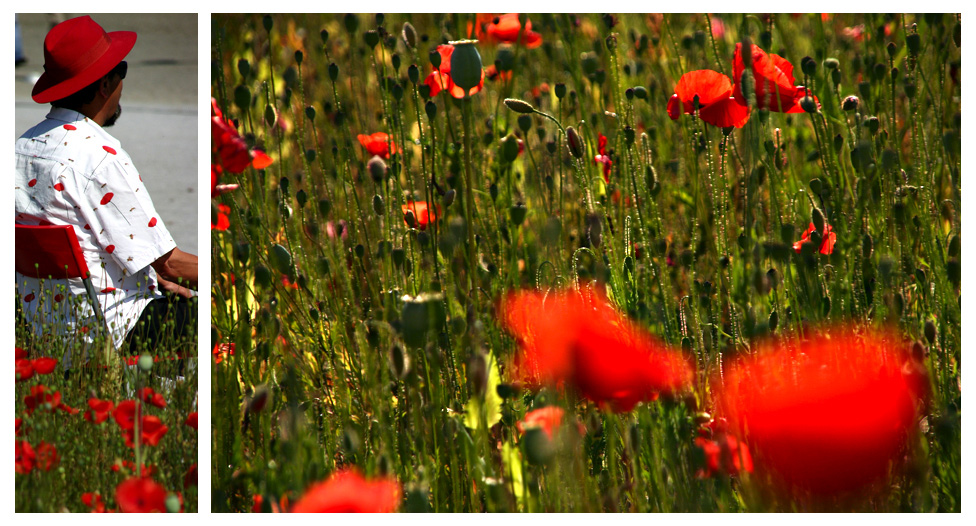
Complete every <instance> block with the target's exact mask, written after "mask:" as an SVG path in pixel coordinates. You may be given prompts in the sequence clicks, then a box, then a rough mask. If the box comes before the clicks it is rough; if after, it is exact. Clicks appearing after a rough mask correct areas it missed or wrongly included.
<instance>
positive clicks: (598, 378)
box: [500, 289, 692, 411]
mask: <svg viewBox="0 0 976 526" xmlns="http://www.w3.org/2000/svg"><path fill="white" fill-rule="evenodd" d="M500 310H501V312H500V318H501V320H502V323H503V325H504V326H505V327H506V328H507V329H508V330H509V331H510V332H511V333H512V334H513V335H514V336H515V337H516V338H517V339H518V340H519V342H520V344H521V349H520V351H519V353H518V354H517V355H516V358H515V361H514V363H513V364H512V365H513V367H512V370H513V371H515V375H516V377H517V378H518V379H519V380H520V381H521V382H523V383H524V384H526V385H529V386H539V385H542V384H557V385H558V384H566V383H568V384H569V385H570V386H572V387H573V388H575V389H576V390H577V391H578V392H579V393H581V394H582V395H583V396H585V397H586V398H589V399H590V400H592V401H594V402H596V403H598V404H600V405H601V406H608V407H610V408H611V409H614V410H617V411H630V410H631V409H632V408H633V407H634V405H636V404H637V403H638V402H641V401H645V400H646V401H651V400H655V399H657V396H658V393H660V392H674V391H678V390H680V389H683V388H685V387H687V386H689V385H690V383H691V380H692V370H691V366H690V364H689V362H688V360H687V359H686V358H685V357H683V356H682V355H681V354H679V353H677V352H673V351H670V350H668V349H666V348H665V346H664V344H662V343H660V342H658V341H656V340H655V339H654V338H652V337H651V335H649V334H648V333H647V332H646V331H644V330H643V329H642V328H640V327H638V326H637V325H636V324H634V323H633V322H631V321H630V320H628V319H627V318H625V317H624V316H622V315H621V314H620V313H618V312H617V311H616V310H615V309H614V308H613V306H611V305H610V304H609V303H608V302H607V300H606V298H605V296H603V295H602V294H601V293H599V292H597V291H595V290H592V289H582V290H580V291H574V290H567V291H561V292H557V293H554V294H550V295H549V296H548V297H547V296H545V295H544V294H542V293H541V292H534V291H522V292H516V293H512V294H509V295H508V296H507V297H505V298H504V299H503V300H502V301H501V305H500Z"/></svg>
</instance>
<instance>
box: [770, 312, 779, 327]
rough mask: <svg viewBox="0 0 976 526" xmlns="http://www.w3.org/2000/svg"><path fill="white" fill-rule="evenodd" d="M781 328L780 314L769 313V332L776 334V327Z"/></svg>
mask: <svg viewBox="0 0 976 526" xmlns="http://www.w3.org/2000/svg"><path fill="white" fill-rule="evenodd" d="M777 326H779V314H777V313H776V311H773V312H770V313H769V332H776V327H777Z"/></svg>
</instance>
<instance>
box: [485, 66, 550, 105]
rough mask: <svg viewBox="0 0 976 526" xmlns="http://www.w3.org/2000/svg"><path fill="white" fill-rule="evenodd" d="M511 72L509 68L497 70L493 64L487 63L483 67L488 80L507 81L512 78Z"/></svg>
mask: <svg viewBox="0 0 976 526" xmlns="http://www.w3.org/2000/svg"><path fill="white" fill-rule="evenodd" d="M512 74H513V72H512V71H511V70H509V71H498V67H497V66H495V65H494V64H489V65H488V67H486V68H485V78H487V79H488V80H491V81H496V80H503V81H508V80H512ZM533 89H537V88H533ZM536 97H538V95H536Z"/></svg>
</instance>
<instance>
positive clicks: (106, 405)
mask: <svg viewBox="0 0 976 526" xmlns="http://www.w3.org/2000/svg"><path fill="white" fill-rule="evenodd" d="M114 408H115V404H113V403H112V402H111V401H109V400H99V399H98V398H89V399H88V410H87V411H85V420H87V421H89V422H91V423H93V424H101V423H102V422H104V421H106V420H108V415H109V414H110V413H111V412H112V409H114Z"/></svg>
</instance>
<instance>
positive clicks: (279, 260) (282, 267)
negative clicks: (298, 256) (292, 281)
mask: <svg viewBox="0 0 976 526" xmlns="http://www.w3.org/2000/svg"><path fill="white" fill-rule="evenodd" d="M271 262H272V263H274V266H275V269H276V270H277V271H278V272H279V273H281V274H291V271H292V267H293V266H294V260H293V259H292V257H291V252H289V251H288V249H287V248H285V247H283V246H281V245H279V244H277V243H276V244H274V245H272V247H271Z"/></svg>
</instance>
